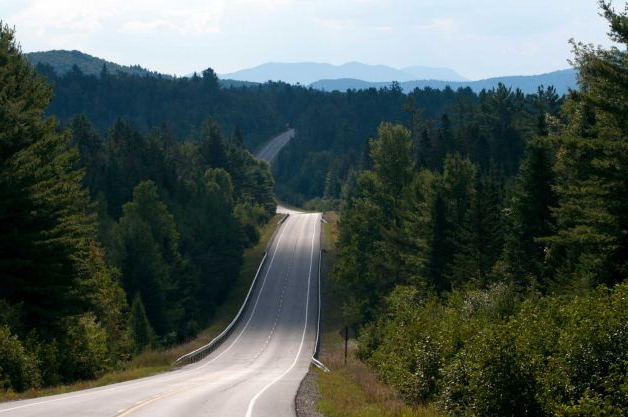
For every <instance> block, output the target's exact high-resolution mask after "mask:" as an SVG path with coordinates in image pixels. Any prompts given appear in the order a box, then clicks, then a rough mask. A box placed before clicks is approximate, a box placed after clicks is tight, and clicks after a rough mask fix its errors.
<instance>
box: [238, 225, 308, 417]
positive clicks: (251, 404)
mask: <svg viewBox="0 0 628 417" xmlns="http://www.w3.org/2000/svg"><path fill="white" fill-rule="evenodd" d="M317 217H318V215H317ZM317 223H318V222H317ZM314 237H316V228H315V229H314V233H313V234H312V251H311V253H310V272H309V274H308V277H307V296H306V299H305V325H304V326H303V334H302V335H301V344H300V345H299V351H298V352H297V354H296V356H295V357H294V360H293V361H292V365H290V367H289V368H288V369H286V370H285V371H284V372H283V373H282V374H281V375H279V376H278V377H277V378H275V379H274V380H272V381H270V382H269V383H268V384H266V386H265V387H264V388H262V389H261V390H260V391H259V392H258V393H257V394H255V396H254V397H253V399H252V400H251V401H250V402H249V406H248V408H247V410H246V417H251V416H252V414H253V407H254V406H255V402H256V401H257V399H258V398H259V397H260V396H261V395H262V394H263V393H264V392H265V391H266V390H267V389H268V388H270V387H271V386H273V385H274V384H275V383H276V382H277V381H279V380H280V379H281V378H283V377H284V376H286V375H287V374H288V373H289V372H290V371H292V369H293V368H294V367H295V365H296V364H297V361H298V360H299V356H301V350H302V349H303V342H305V333H306V330H307V319H308V311H309V309H310V282H311V280H312V279H311V278H312V264H313V263H314Z"/></svg>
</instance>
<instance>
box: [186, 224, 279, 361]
mask: <svg viewBox="0 0 628 417" xmlns="http://www.w3.org/2000/svg"><path fill="white" fill-rule="evenodd" d="M284 223H285V222H284ZM286 229H287V227H283V224H282V230H281V234H280V235H279V239H277V244H276V245H275V250H274V251H273V256H272V257H271V258H270V263H269V264H268V268H267V269H266V273H265V274H264V280H263V281H262V287H261V288H260V289H259V292H258V293H257V298H256V299H255V304H254V305H253V310H252V311H251V314H250V315H249V319H248V320H247V321H246V324H245V325H244V327H243V328H242V331H240V334H239V335H238V337H236V339H235V340H234V341H233V342H232V343H231V344H230V345H229V347H228V348H227V349H225V350H224V351H222V352H221V353H220V355H218V356H216V357H215V358H214V359H212V360H211V361H209V362H207V363H205V364H203V365H201V366H198V367H196V368H193V370H195V371H196V370H198V369H203V368H204V367H206V366H207V365H210V364H211V363H213V362H215V361H217V360H218V359H220V358H221V357H222V355H224V354H225V353H227V352H229V350H231V348H232V347H233V346H235V344H236V343H238V341H239V340H240V337H242V335H243V334H244V332H245V330H246V329H247V328H248V327H249V323H250V322H251V320H252V319H253V316H254V315H255V310H256V309H257V303H259V299H260V297H261V296H262V292H263V291H264V286H265V285H266V278H268V274H269V273H270V269H271V268H272V266H273V262H274V260H275V255H276V254H277V249H279V243H280V242H281V238H282V237H283V233H284V232H285V231H286Z"/></svg>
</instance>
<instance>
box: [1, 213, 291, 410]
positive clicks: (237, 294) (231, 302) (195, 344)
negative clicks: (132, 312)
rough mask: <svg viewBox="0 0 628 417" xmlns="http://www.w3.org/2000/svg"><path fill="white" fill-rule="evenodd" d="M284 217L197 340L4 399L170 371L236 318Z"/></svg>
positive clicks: (264, 236) (248, 254)
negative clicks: (90, 375)
mask: <svg viewBox="0 0 628 417" xmlns="http://www.w3.org/2000/svg"><path fill="white" fill-rule="evenodd" d="M281 217H282V215H280V214H277V215H275V216H274V217H273V218H272V219H271V220H270V221H269V222H268V223H267V224H266V225H265V226H264V227H263V228H262V230H260V240H259V243H258V244H257V245H255V246H254V247H251V248H248V249H247V250H245V251H244V254H243V260H242V269H241V273H240V276H239V278H238V281H237V282H236V284H235V285H234V287H233V288H232V290H231V291H230V292H229V295H228V296H227V299H226V300H225V302H224V303H223V304H222V305H221V306H220V307H219V308H218V309H217V310H216V314H215V316H214V318H213V319H212V321H211V325H210V326H209V327H207V328H206V329H205V330H203V331H201V332H200V333H199V334H198V336H197V337H196V338H195V339H194V340H191V341H189V342H187V343H183V344H180V345H177V346H173V347H170V348H167V349H155V350H147V351H145V352H143V353H141V354H139V355H137V356H136V357H134V358H133V359H132V360H131V361H130V362H129V363H128V364H127V365H126V366H125V367H124V369H121V370H116V371H111V372H108V373H106V374H105V375H103V376H102V377H100V378H98V379H95V380H91V381H79V382H75V383H73V384H68V385H59V386H55V387H46V388H42V389H31V390H28V391H25V392H21V393H15V392H12V391H8V392H5V391H0V402H3V401H13V400H22V399H27V398H36V397H43V396H48V395H56V394H65V393H67V392H72V391H78V390H83V389H87V388H96V387H101V386H103V385H109V384H114V383H117V382H124V381H129V380H132V379H137V378H144V377H147V376H151V375H155V374H158V373H162V372H166V371H169V370H170V369H171V365H172V363H173V362H174V361H175V360H176V359H177V358H178V357H180V356H181V355H184V354H186V353H187V352H191V351H192V350H194V349H197V348H199V347H201V346H203V345H205V344H207V343H209V342H210V341H211V340H212V339H213V338H214V337H216V336H217V335H218V334H220V332H222V331H223V330H224V329H225V327H227V325H228V324H229V323H230V322H231V320H233V318H234V317H235V315H236V313H237V312H238V310H239V309H240V306H241V305H242V302H243V301H244V297H246V293H247V292H248V290H249V288H250V286H251V282H252V281H253V278H254V277H255V272H256V271H257V267H258V266H259V264H260V262H261V261H262V258H263V257H264V251H265V250H266V245H267V243H268V241H269V240H270V239H271V237H272V235H273V233H274V232H275V229H276V228H277V222H278V221H279V220H280V219H281Z"/></svg>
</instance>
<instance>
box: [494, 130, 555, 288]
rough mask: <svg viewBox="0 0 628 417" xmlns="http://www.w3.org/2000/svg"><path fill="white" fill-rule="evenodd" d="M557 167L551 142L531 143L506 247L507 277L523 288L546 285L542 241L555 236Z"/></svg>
mask: <svg viewBox="0 0 628 417" xmlns="http://www.w3.org/2000/svg"><path fill="white" fill-rule="evenodd" d="M553 165H554V150H553V149H552V145H551V143H550V142H549V141H548V140H546V139H544V138H537V139H535V140H532V141H530V142H529V143H528V145H527V149H526V156H525V158H524V160H523V162H522V164H521V167H520V168H519V174H518V175H517V178H516V182H515V189H514V192H513V193H512V196H511V198H510V199H509V204H508V209H507V216H506V217H507V224H508V226H507V229H508V232H507V233H506V238H505V239H506V242H505V246H504V260H505V265H506V269H507V273H508V274H509V275H510V276H511V278H512V280H513V281H514V282H515V284H516V285H517V286H519V287H524V286H530V285H536V284H539V285H541V288H543V287H545V284H546V283H544V282H543V281H544V280H545V279H546V278H547V276H546V273H545V271H544V267H543V264H544V262H545V255H546V254H545V251H546V247H547V244H546V243H544V242H543V241H542V240H541V239H542V238H545V237H548V236H551V235H552V234H553V233H554V228H555V219H554V216H553V215H552V208H553V207H555V206H556V204H557V196H556V192H555V191H554V187H555V186H556V184H555V182H556V179H555V173H554V168H553Z"/></svg>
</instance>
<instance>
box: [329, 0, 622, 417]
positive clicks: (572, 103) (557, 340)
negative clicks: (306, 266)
mask: <svg viewBox="0 0 628 417" xmlns="http://www.w3.org/2000/svg"><path fill="white" fill-rule="evenodd" d="M600 7H601V13H602V14H603V15H604V16H605V17H606V18H607V20H608V22H609V26H610V37H611V39H612V40H613V41H615V42H617V43H619V44H621V49H620V48H611V49H603V48H599V47H593V46H590V45H586V44H580V43H575V42H574V43H573V48H574V53H575V58H574V65H575V67H576V68H577V70H578V72H579V84H580V90H579V91H578V92H572V93H571V94H570V95H569V96H568V97H567V99H566V101H564V103H561V100H558V99H557V97H556V96H555V95H554V94H553V93H552V90H551V89H545V90H540V91H539V94H538V95H536V96H535V97H530V98H529V99H528V103H529V104H530V105H534V106H532V107H530V106H526V105H524V106H518V105H517V103H518V102H520V103H525V102H526V100H524V101H519V99H518V98H517V95H516V94H515V95H514V97H513V96H512V95H511V94H512V93H508V94H506V93H507V91H505V90H503V89H502V88H501V87H500V88H498V89H497V90H496V91H494V92H492V93H488V96H485V97H482V96H483V94H481V95H480V97H479V98H480V104H479V107H477V108H476V109H477V110H479V111H480V113H481V112H484V111H485V109H486V107H485V105H486V103H487V102H486V100H487V99H488V98H489V97H490V95H492V96H493V97H492V98H490V99H489V102H491V101H493V103H496V102H497V103H501V104H503V106H498V107H494V109H495V110H496V111H494V112H490V113H488V114H485V116H484V117H487V118H488V120H489V121H490V122H488V123H486V125H485V126H484V128H482V127H481V126H480V129H479V132H484V133H482V134H481V135H485V136H475V137H476V139H477V138H480V137H484V139H483V140H485V141H486V144H488V147H487V148H484V146H477V145H476V147H468V145H469V143H470V142H468V141H465V140H460V139H457V138H461V137H465V136H464V134H463V136H460V135H461V134H462V132H464V131H466V129H465V128H464V127H463V128H462V129H460V127H461V126H465V122H460V121H459V122H454V123H452V124H451V126H452V127H448V126H449V123H448V122H445V121H444V120H441V123H440V125H439V127H438V128H437V129H436V133H435V134H430V133H429V129H427V130H426V129H423V128H419V129H416V128H415V126H416V125H415V124H414V119H410V120H409V121H408V122H406V125H405V126H404V125H402V124H393V123H384V124H381V125H380V126H379V129H378V134H377V137H376V138H374V139H371V140H370V141H369V142H368V149H369V152H368V161H367V162H365V163H364V164H363V169H362V171H361V172H360V174H359V175H358V177H357V180H356V183H355V184H356V185H355V186H354V187H352V188H351V189H349V190H348V192H347V196H346V197H345V199H344V200H343V203H342V210H341V223H340V237H339V261H338V263H337V264H336V265H335V268H334V272H333V280H334V283H335V285H336V286H337V288H339V289H340V290H341V291H343V294H345V295H346V297H347V298H348V301H347V302H346V305H345V319H346V321H347V323H348V324H350V325H353V326H354V327H356V328H357V329H358V331H359V349H358V355H359V357H360V358H362V359H363V360H365V361H367V362H368V363H369V364H370V365H371V366H372V367H373V368H374V369H376V370H377V371H378V372H379V373H380V375H381V376H382V378H383V379H384V380H385V381H387V382H388V383H390V384H391V385H393V386H394V387H395V388H396V389H397V390H398V392H399V393H400V394H401V395H402V397H403V398H405V399H406V400H407V401H409V402H413V403H433V404H435V405H436V406H437V407H438V408H439V409H440V410H441V411H442V412H443V413H444V414H446V415H452V416H505V415H510V416H544V415H561V416H585V415H586V416H591V415H595V416H601V415H624V414H625V413H626V412H627V410H628V389H627V388H626V387H627V385H626V381H627V380H628V367H627V364H628V325H627V323H628V305H626V294H627V291H628V286H627V284H626V282H625V279H626V276H627V273H628V270H627V267H628V240H627V238H626V236H628V217H627V213H628V200H627V199H626V196H628V182H627V179H628V107H627V103H628V100H627V99H628V87H627V86H628V66H627V62H628V61H627V53H626V46H628V13H626V12H623V13H618V12H616V11H614V10H613V9H612V7H611V5H610V3H607V2H604V1H602V2H600ZM508 96H510V97H511V98H509V99H508V100H505V101H504V100H501V99H500V97H501V98H506V97H508ZM482 100H484V104H482ZM527 107H529V108H528V109H527ZM531 110H532V111H531ZM464 114H465V113H464V112H463V113H462V114H458V113H456V112H454V113H452V115H451V116H450V117H451V119H453V120H456V119H459V120H467V121H468V120H473V119H472V118H471V119H469V118H466V117H464ZM421 123H423V124H425V123H424V122H420V123H419V124H418V125H419V126H420V125H421ZM460 123H462V125H460ZM427 125H428V126H429V122H427ZM467 126H468V127H470V128H471V129H474V124H473V123H472V124H470V125H467ZM486 129H488V130H486ZM426 131H427V135H424V134H423V133H424V132H426ZM417 132H419V133H418V134H417ZM453 132H458V133H453ZM471 136H472V135H471ZM428 139H429V140H428ZM433 139H435V140H433ZM500 139H501V140H500ZM481 142H482V141H481V140H479V139H478V140H477V141H476V144H479V143H481ZM448 144H453V146H451V147H450V145H448ZM439 148H440V149H445V151H444V152H443V154H444V155H443V158H442V160H439V158H440V157H441V156H440V155H442V154H440V155H439V153H438V152H436V151H435V150H436V149H439ZM473 149H476V150H477V149H485V150H488V151H489V152H486V153H484V152H479V153H474V152H473V151H472V150H473ZM498 149H501V151H497V150H498ZM479 155H487V156H490V157H488V158H487V159H483V158H481V157H479ZM518 156H519V157H520V158H521V162H520V163H517V157H518Z"/></svg>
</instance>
